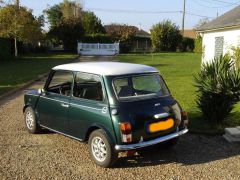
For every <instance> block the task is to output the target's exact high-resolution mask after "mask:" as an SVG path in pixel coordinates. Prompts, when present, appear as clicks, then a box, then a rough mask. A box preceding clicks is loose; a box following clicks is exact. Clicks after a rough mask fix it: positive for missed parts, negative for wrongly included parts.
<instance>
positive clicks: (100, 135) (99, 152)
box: [88, 129, 118, 168]
mask: <svg viewBox="0 0 240 180" xmlns="http://www.w3.org/2000/svg"><path fill="white" fill-rule="evenodd" d="M88 148H89V151H90V155H91V157H92V159H93V160H94V162H95V163H96V164H97V165H99V166H101V167H105V168H107V167H111V166H113V165H114V164H115V162H116V161H117V158H118V153H117V152H116V151H115V150H114V145H113V143H111V141H110V139H109V137H108V136H107V135H106V133H105V131H103V130H102V129H99V130H95V131H93V132H92V133H91V135H90V137H89V140H88Z"/></svg>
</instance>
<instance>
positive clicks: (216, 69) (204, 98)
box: [195, 56, 240, 123]
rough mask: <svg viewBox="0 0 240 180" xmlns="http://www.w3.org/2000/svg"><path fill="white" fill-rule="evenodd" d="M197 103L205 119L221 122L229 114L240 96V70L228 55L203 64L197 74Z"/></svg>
mask: <svg viewBox="0 0 240 180" xmlns="http://www.w3.org/2000/svg"><path fill="white" fill-rule="evenodd" d="M195 83H196V84H195V86H196V87H197V89H198V90H197V92H198V100H197V105H198V107H199V108H200V109H201V111H202V113H203V117H204V119H206V120H208V121H209V122H213V123H221V122H223V121H224V119H225V118H226V117H227V116H228V115H229V113H230V112H231V110H232V109H233V106H234V105H235V104H236V103H237V102H238V101H239V97H240V71H239V70H238V69H236V68H235V66H234V62H232V61H231V59H230V58H229V57H228V56H221V57H219V58H215V59H213V61H212V62H211V63H205V64H203V65H202V69H201V72H199V73H198V74H197V76H195Z"/></svg>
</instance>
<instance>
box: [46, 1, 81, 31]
mask: <svg viewBox="0 0 240 180" xmlns="http://www.w3.org/2000/svg"><path fill="white" fill-rule="evenodd" d="M44 13H45V14H46V15H47V19H48V21H49V23H50V29H51V28H54V27H56V26H57V25H58V24H59V23H62V20H63V19H64V20H65V22H67V20H70V21H71V20H72V19H81V16H82V8H81V6H80V5H79V4H78V3H76V2H74V1H72V2H70V1H68V0H64V2H63V3H60V4H57V5H54V6H52V7H50V8H48V9H46V10H45V11H44Z"/></svg>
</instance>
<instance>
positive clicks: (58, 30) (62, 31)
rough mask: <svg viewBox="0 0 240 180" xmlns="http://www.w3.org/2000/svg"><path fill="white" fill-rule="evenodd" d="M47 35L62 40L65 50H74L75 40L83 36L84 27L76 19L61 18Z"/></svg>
mask: <svg viewBox="0 0 240 180" xmlns="http://www.w3.org/2000/svg"><path fill="white" fill-rule="evenodd" d="M48 35H49V36H50V37H52V38H55V39H57V40H59V41H62V42H63V46H64V49H65V50H68V51H75V50H76V45H77V40H78V39H81V38H82V37H83V35H84V29H83V27H82V23H81V21H80V20H78V19H72V20H68V21H64V20H62V21H61V22H60V23H59V24H58V26H56V27H54V28H52V29H51V30H50V31H49V33H48Z"/></svg>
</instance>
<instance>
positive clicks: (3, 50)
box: [0, 38, 12, 61]
mask: <svg viewBox="0 0 240 180" xmlns="http://www.w3.org/2000/svg"><path fill="white" fill-rule="evenodd" d="M11 47H12V44H11V40H10V39H7V38H0V61H1V60H8V59H11V57H12V53H11V52H12V48H11Z"/></svg>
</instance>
